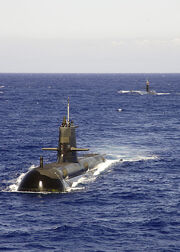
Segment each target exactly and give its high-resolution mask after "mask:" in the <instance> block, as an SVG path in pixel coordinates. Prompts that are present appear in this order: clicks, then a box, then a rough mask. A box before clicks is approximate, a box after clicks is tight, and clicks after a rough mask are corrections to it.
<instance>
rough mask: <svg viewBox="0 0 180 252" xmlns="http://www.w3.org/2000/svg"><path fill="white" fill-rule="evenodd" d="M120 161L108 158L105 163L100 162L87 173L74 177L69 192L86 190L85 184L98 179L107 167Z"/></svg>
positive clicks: (67, 189) (68, 188)
mask: <svg viewBox="0 0 180 252" xmlns="http://www.w3.org/2000/svg"><path fill="white" fill-rule="evenodd" d="M117 162H119V159H116V160H106V161H105V162H103V163H100V164H98V165H97V166H96V167H94V168H93V169H92V170H89V171H88V172H87V173H85V174H83V175H81V176H79V177H76V178H74V179H73V180H74V181H73V182H72V185H71V187H67V188H66V191H67V192H72V191H79V190H84V189H85V185H86V184H88V183H92V182H94V181H95V180H96V178H97V177H98V176H99V175H100V174H101V173H102V172H103V171H105V170H106V169H108V168H109V167H111V165H113V164H115V163H117Z"/></svg>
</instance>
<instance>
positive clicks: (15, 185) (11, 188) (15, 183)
mask: <svg viewBox="0 0 180 252" xmlns="http://www.w3.org/2000/svg"><path fill="white" fill-rule="evenodd" d="M35 167H36V166H35V165H31V166H30V167H29V168H28V171H30V170H32V169H34V168H35ZM25 175H26V173H21V174H20V175H19V177H18V178H17V179H16V180H15V181H14V180H12V182H13V184H12V185H10V186H9V187H8V191H10V192H17V190H18V187H19V185H20V183H21V181H22V179H23V178H24V176H25ZM9 182H11V181H9Z"/></svg>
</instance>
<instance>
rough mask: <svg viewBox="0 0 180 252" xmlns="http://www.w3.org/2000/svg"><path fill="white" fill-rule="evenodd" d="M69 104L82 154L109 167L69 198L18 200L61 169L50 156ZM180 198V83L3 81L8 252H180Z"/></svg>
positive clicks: (1, 230)
mask: <svg viewBox="0 0 180 252" xmlns="http://www.w3.org/2000/svg"><path fill="white" fill-rule="evenodd" d="M147 79H148V80H149V82H150V89H151V90H154V93H153V94H147V93H146V92H145V86H146V80H147ZM68 97H69V99H70V118H71V119H72V120H73V121H74V123H75V124H76V125H78V126H79V127H78V128H77V131H76V133H77V147H82V148H90V152H91V153H101V154H104V155H105V156H106V162H105V163H103V164H100V165H98V167H96V168H95V169H94V170H93V171H89V172H87V173H86V174H84V175H82V176H80V177H77V178H76V181H74V183H73V184H72V186H71V187H69V188H68V189H67V191H66V192H65V193H61V194H59V193H22V192H18V191H17V188H18V184H19V183H20V181H21V179H22V177H23V176H24V174H25V173H26V172H27V171H28V170H30V169H32V168H33V167H36V166H38V165H39V158H40V156H41V155H43V157H44V162H45V163H48V162H52V161H55V160H56V153H54V152H46V151H45V152H43V151H42V150H41V148H42V147H57V143H58V134H59V133H58V127H59V126H60V124H61V122H62V119H63V116H64V115H66V114H67V99H68ZM179 195H180V74H0V209H1V211H0V251H28V252H31V251H64V252H66V251H68V252H69V251H70V252H71V251H72V252H76V251H78V252H79V251H85V252H91V251H92V252H94V251H97V252H104V251H109V252H115V251H117V252H119V251H120V252H121V251H126V252H131V251H137V252H140V251H143V252H144V251H151V252H152V251H158V252H174V251H180V197H179Z"/></svg>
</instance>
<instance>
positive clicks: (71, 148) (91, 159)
mask: <svg viewBox="0 0 180 252" xmlns="http://www.w3.org/2000/svg"><path fill="white" fill-rule="evenodd" d="M67 107H68V108H67V120H66V117H64V119H63V122H62V124H61V126H60V127H59V142H58V147H57V148H42V149H43V150H50V151H56V152H57V161H56V162H54V163H49V164H44V163H43V157H40V165H39V166H38V167H36V168H34V169H32V170H30V171H29V172H27V174H26V175H25V176H24V178H23V179H22V181H21V183H20V185H19V187H18V191H27V192H64V191H65V188H66V185H67V184H68V185H71V180H72V179H73V178H74V177H77V176H79V175H81V174H83V173H85V172H87V171H88V170H90V169H93V168H94V167H95V166H96V165H98V164H99V163H101V162H105V158H104V156H103V155H99V154H87V155H84V156H83V157H79V158H78V157H77V151H88V150H89V149H86V148H77V147H76V135H75V129H76V128H77V127H78V126H74V123H73V122H72V121H71V122H70V120H69V98H68V106H67Z"/></svg>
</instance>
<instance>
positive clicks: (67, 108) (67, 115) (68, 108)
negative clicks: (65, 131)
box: [67, 97, 69, 125]
mask: <svg viewBox="0 0 180 252" xmlns="http://www.w3.org/2000/svg"><path fill="white" fill-rule="evenodd" d="M67 123H68V125H69V97H68V106H67Z"/></svg>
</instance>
